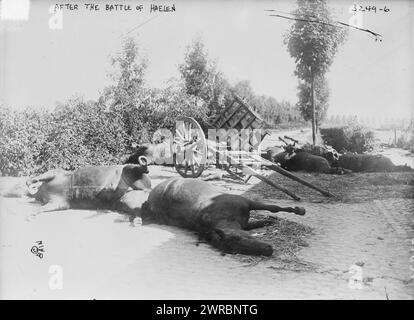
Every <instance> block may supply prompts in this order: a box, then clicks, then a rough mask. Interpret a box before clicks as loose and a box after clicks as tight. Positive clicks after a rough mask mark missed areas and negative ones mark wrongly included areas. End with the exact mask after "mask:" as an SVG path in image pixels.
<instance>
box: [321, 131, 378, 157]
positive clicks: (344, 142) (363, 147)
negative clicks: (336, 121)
mask: <svg viewBox="0 0 414 320" xmlns="http://www.w3.org/2000/svg"><path fill="white" fill-rule="evenodd" d="M320 133H321V136H322V139H323V141H324V143H325V144H327V145H330V146H332V147H333V148H334V149H336V150H338V151H339V152H341V153H343V152H356V153H364V152H367V151H371V150H372V149H373V148H374V146H375V142H374V141H375V137H374V133H373V132H372V131H369V130H367V129H365V128H364V127H362V126H360V125H349V126H346V127H334V128H321V129H320Z"/></svg>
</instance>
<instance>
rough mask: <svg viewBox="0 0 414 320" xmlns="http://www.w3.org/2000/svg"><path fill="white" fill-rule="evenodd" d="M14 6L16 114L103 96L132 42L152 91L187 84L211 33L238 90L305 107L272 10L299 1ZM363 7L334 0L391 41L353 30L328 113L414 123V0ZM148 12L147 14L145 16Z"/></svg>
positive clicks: (284, 25) (339, 60) (337, 9)
mask: <svg viewBox="0 0 414 320" xmlns="http://www.w3.org/2000/svg"><path fill="white" fill-rule="evenodd" d="M9 1H11V0H8V1H7V0H3V1H2V9H0V10H1V12H0V17H1V20H0V102H1V103H5V104H7V105H9V106H11V107H13V108H22V107H25V106H32V107H46V108H52V107H53V106H54V105H55V104H56V102H57V101H65V100H67V99H68V98H70V97H73V96H74V95H78V96H83V97H85V98H86V99H96V98H97V97H98V96H99V94H100V92H102V90H103V88H104V87H105V86H106V85H108V84H109V83H110V81H111V80H110V78H109V77H108V74H109V73H110V72H111V70H112V68H111V65H110V57H111V56H114V55H115V54H116V53H117V52H119V51H120V49H121V45H122V41H123V39H124V38H125V37H127V36H131V37H133V38H134V39H136V40H137V42H138V43H139V46H140V48H141V51H142V53H144V54H145V55H147V57H148V59H149V63H150V65H149V68H148V70H147V76H146V79H147V84H148V85H149V86H152V87H163V86H165V82H166V81H167V80H168V79H170V78H171V77H178V75H179V74H178V65H179V64H180V63H181V62H182V61H183V58H184V52H185V49H186V46H187V45H188V44H190V43H191V40H192V39H193V38H194V37H195V36H201V37H202V39H203V40H204V43H205V46H206V48H207V50H208V53H209V56H210V57H211V58H213V59H215V60H216V61H217V64H218V68H219V70H221V71H222V72H223V73H224V75H225V76H226V77H227V79H228V80H229V81H230V83H232V84H235V83H236V82H237V81H240V80H249V81H250V83H251V85H252V87H253V89H254V91H255V92H256V93H257V94H265V95H270V96H274V97H275V98H276V99H277V100H279V101H281V100H287V101H290V102H292V103H296V101H297V96H296V95H297V84H298V80H297V78H296V77H295V76H294V75H293V71H294V69H295V64H294V61H293V59H292V58H291V57H290V56H289V54H288V52H287V49H286V46H284V45H283V34H284V33H285V32H286V30H288V28H289V26H290V25H291V23H292V22H290V21H288V20H285V19H281V18H275V17H270V16H268V12H266V11H264V10H265V9H273V10H277V12H275V13H280V14H284V13H287V12H290V11H292V10H293V9H295V7H296V4H295V2H293V1H204V2H201V1H162V0H161V1H160V0H154V1H151V2H150V1H145V0H139V1H127V2H121V1H119V2H118V3H122V4H130V5H131V7H132V8H133V9H134V10H131V11H111V12H109V11H106V10H105V4H115V2H110V1H95V2H94V3H96V4H99V6H100V10H99V11H88V10H86V8H85V6H84V4H85V3H90V2H91V1H69V0H66V1H58V0H56V1H42V0H39V1H29V0H13V1H23V2H27V3H30V7H29V9H30V10H29V12H28V19H27V20H26V21H25V20H17V21H16V20H13V21H12V20H9V17H8V15H7V14H6V13H8V12H6V11H7V10H10V9H7V8H6V11H5V9H4V6H5V5H4V4H5V3H6V2H9ZM56 3H60V4H61V3H70V4H78V10H67V9H63V10H62V11H60V12H58V13H57V14H55V13H53V12H51V13H49V10H50V7H51V6H52V7H53V6H54V5H55V4H56ZM353 3H354V1H353V0H352V1H345V0H338V1H333V0H331V1H328V5H329V6H330V8H331V10H332V12H333V13H334V15H335V17H336V18H337V19H338V20H340V21H343V22H346V23H350V24H352V25H358V26H361V27H363V28H368V29H370V30H373V31H375V32H377V33H379V34H381V35H382V40H383V41H382V42H379V41H375V40H374V38H373V37H372V36H370V35H369V34H368V33H366V32H361V31H357V30H349V36H348V39H347V41H346V42H345V43H344V44H343V45H342V46H341V47H340V49H339V51H338V54H337V55H336V57H335V60H334V63H333V64H332V66H331V68H330V71H329V73H328V74H327V78H328V80H329V85H330V90H331V95H330V106H329V111H328V114H329V115H337V114H339V115H342V114H345V115H348V114H355V115H358V116H361V117H372V116H375V117H389V118H391V117H392V118H397V117H398V118H401V117H410V116H412V115H413V108H414V94H413V93H412V92H413V90H412V89H413V87H414V81H413V74H414V73H413V71H414V63H413V59H412V57H413V52H414V50H413V49H414V44H413V40H414V39H413V35H414V1H374V0H373V1H360V2H358V4H362V5H364V6H365V5H375V6H376V7H377V8H384V6H385V5H386V6H387V8H389V9H390V10H389V12H384V11H379V10H377V13H374V12H360V13H358V16H355V15H354V13H352V11H351V10H350V9H351V8H352V4H353ZM151 4H158V5H160V4H163V5H169V6H171V5H173V4H175V9H176V10H175V12H164V13H160V12H152V13H151V12H149V11H150V10H149V9H150V5H151ZM139 5H142V6H143V10H142V11H138V10H135V8H136V6H139ZM20 13H21V12H20ZM60 14H61V16H60V17H61V19H59V15H60ZM56 17H57V18H56ZM55 18H56V19H55ZM51 22H55V23H51Z"/></svg>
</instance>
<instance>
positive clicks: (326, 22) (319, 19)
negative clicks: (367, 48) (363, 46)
mask: <svg viewBox="0 0 414 320" xmlns="http://www.w3.org/2000/svg"><path fill="white" fill-rule="evenodd" d="M297 4H298V8H297V9H296V10H295V11H293V13H292V14H293V15H294V16H295V17H297V20H296V21H295V22H294V24H293V25H292V27H291V28H290V30H289V32H288V33H286V34H285V37H284V44H285V45H286V46H287V49H288V51H289V54H290V56H291V57H292V58H293V59H294V60H295V63H296V70H295V75H296V76H297V77H298V79H299V80H300V81H301V82H300V83H299V86H298V90H299V95H298V96H299V102H298V104H299V106H300V110H301V111H302V115H303V117H304V119H307V120H312V121H313V115H312V114H313V112H312V109H313V108H315V112H317V117H316V118H317V119H314V120H315V126H312V129H313V130H314V131H315V130H317V124H316V122H318V123H320V122H321V120H323V119H324V116H325V113H326V109H327V108H328V97H329V92H328V89H327V88H328V86H327V82H326V80H325V79H324V75H325V74H326V72H327V71H328V70H329V67H330V66H331V65H332V63H333V59H334V57H335V54H336V52H337V51H338V47H339V46H340V44H341V43H343V42H344V41H345V39H346V35H347V32H346V29H344V28H339V27H337V26H334V25H332V23H333V22H334V21H333V19H332V17H331V13H330V11H329V9H328V7H327V5H326V0H313V1H308V0H297ZM315 80H316V81H315ZM312 83H313V84H314V86H315V87H316V88H319V90H318V89H315V88H314V89H313V90H314V93H313V96H314V101H312V99H311V96H312V89H311V88H312ZM315 91H316V92H315ZM318 91H319V92H318ZM319 104H321V105H319ZM317 120H319V121H317ZM313 133H314V135H313V136H314V137H315V132H313ZM314 142H315V141H314Z"/></svg>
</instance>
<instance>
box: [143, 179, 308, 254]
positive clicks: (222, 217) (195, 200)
mask: <svg viewBox="0 0 414 320" xmlns="http://www.w3.org/2000/svg"><path fill="white" fill-rule="evenodd" d="M250 210H268V211H271V212H279V211H286V212H292V213H295V214H298V215H304V214H305V209H304V208H300V207H295V208H292V207H285V208H283V207H279V206H276V205H272V204H265V203H263V202H260V201H253V200H249V199H246V198H244V197H242V196H239V195H232V194H226V193H222V192H221V191H220V190H217V189H216V188H215V187H213V186H212V185H210V184H209V183H207V182H205V181H200V180H196V179H192V178H187V179H183V178H172V179H169V180H166V181H164V182H162V183H160V184H159V185H157V186H156V187H155V188H154V189H153V190H152V191H151V193H150V195H149V197H148V200H147V201H146V202H145V203H144V204H143V206H142V215H141V218H142V223H143V224H148V223H160V224H167V225H174V226H178V227H183V228H186V229H190V230H195V231H197V232H198V233H199V236H200V238H201V239H203V240H206V241H208V242H210V243H211V244H212V245H213V246H215V247H217V248H218V249H220V250H222V251H223V252H227V253H242V254H249V255H265V256H270V255H271V254H272V253H273V248H272V246H271V245H269V244H267V243H265V242H262V241H259V240H257V239H255V238H254V237H252V236H251V235H249V234H248V233H247V232H246V230H250V229H253V228H258V227H263V226H265V225H266V224H269V223H271V222H272V220H270V219H267V220H257V221H249V217H250Z"/></svg>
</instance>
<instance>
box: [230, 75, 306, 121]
mask: <svg viewBox="0 0 414 320" xmlns="http://www.w3.org/2000/svg"><path fill="white" fill-rule="evenodd" d="M233 90H234V92H236V93H237V94H238V95H239V96H240V97H242V98H244V99H245V100H246V101H247V102H248V103H249V105H250V106H251V107H252V108H253V110H254V111H256V112H257V113H259V114H260V115H261V116H262V118H263V120H265V121H266V122H267V124H268V125H269V127H270V128H272V127H278V126H279V125H280V124H285V123H291V124H296V125H300V124H302V118H301V115H300V112H299V110H298V108H296V107H295V106H294V105H292V104H291V103H289V102H288V101H281V102H279V101H277V100H276V99H275V98H274V97H269V96H265V95H257V94H255V93H254V90H253V88H252V87H251V85H250V82H249V81H246V80H244V81H239V82H238V83H236V84H235V85H234V87H233Z"/></svg>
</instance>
